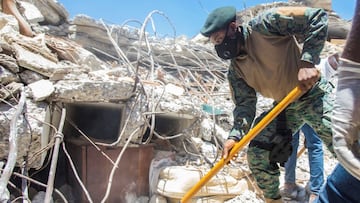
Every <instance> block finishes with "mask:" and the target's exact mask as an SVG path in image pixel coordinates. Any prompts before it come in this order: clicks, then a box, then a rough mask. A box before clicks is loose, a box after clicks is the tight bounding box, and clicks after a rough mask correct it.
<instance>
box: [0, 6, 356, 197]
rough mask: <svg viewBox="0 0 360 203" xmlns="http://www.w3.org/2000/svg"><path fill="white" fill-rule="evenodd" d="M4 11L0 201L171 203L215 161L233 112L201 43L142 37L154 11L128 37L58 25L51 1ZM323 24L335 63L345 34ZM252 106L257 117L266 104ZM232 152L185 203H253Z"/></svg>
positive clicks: (124, 30)
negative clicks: (244, 197) (244, 201)
mask: <svg viewBox="0 0 360 203" xmlns="http://www.w3.org/2000/svg"><path fill="white" fill-rule="evenodd" d="M4 2H7V1H6V0H5V1H4V0H3V3H4ZM16 3H17V5H16V6H17V8H18V9H19V11H20V13H21V16H20V17H19V16H17V14H16V13H7V12H5V11H4V9H3V11H4V12H1V13H0V19H1V27H0V36H1V44H0V45H1V47H0V72H1V76H0V80H1V89H0V99H1V100H0V109H1V114H0V122H1V127H0V137H1V139H0V145H1V148H0V157H1V158H0V166H1V167H0V168H1V172H0V174H1V179H0V181H1V182H0V192H1V194H0V197H1V200H8V199H16V198H19V197H21V198H23V199H26V200H32V201H33V202H36V201H39V202H42V201H43V200H44V199H45V200H46V199H47V198H48V197H49V195H50V197H51V198H53V199H55V200H58V201H60V202H174V201H178V200H179V199H180V198H181V197H182V196H183V195H184V193H185V192H186V191H187V190H189V189H190V188H191V186H192V185H193V184H195V183H196V181H198V180H199V179H200V178H201V177H202V176H203V175H204V174H205V173H206V171H208V170H209V168H211V167H212V166H213V165H214V163H215V162H216V161H217V160H218V159H219V156H220V147H221V145H222V142H223V141H224V140H225V139H226V137H227V133H226V132H228V130H229V129H230V128H231V124H232V119H233V118H232V113H231V112H232V109H233V104H232V101H231V98H230V93H229V89H228V85H227V81H226V73H227V66H228V63H227V62H226V61H223V60H221V59H219V58H218V57H217V55H216V53H215V52H214V50H213V47H212V46H211V45H210V44H209V43H208V42H207V39H204V38H202V37H201V36H200V35H198V36H196V37H194V38H193V39H187V38H186V37H184V36H180V37H174V38H159V37H157V36H152V35H150V34H149V33H147V32H146V30H145V26H146V24H147V23H148V21H149V19H150V18H151V17H152V15H162V13H158V12H156V11H154V12H153V13H150V14H149V16H148V18H147V19H145V20H144V23H143V25H142V27H140V28H136V27H131V26H128V25H122V26H119V25H109V24H106V23H105V22H103V21H102V20H95V19H92V18H91V17H88V16H85V15H78V16H76V17H75V18H74V19H73V20H71V21H70V20H69V19H68V16H69V15H68V13H67V11H66V10H65V8H64V7H63V6H62V5H61V4H59V3H58V2H56V1H53V0H42V1H34V2H33V1H17V2H16ZM287 5H293V3H274V4H266V5H259V6H257V7H255V8H253V9H247V10H245V11H243V13H241V16H243V18H244V20H246V17H245V16H249V17H251V16H254V15H256V12H258V11H261V10H263V9H264V8H268V7H271V6H287ZM10 10H11V9H10ZM329 12H330V11H329ZM330 13H331V12H330ZM331 16H333V19H335V20H332V21H331V22H333V23H334V22H335V23H334V25H335V24H336V25H337V26H330V28H331V29H332V30H334V32H331V33H330V34H329V42H327V43H326V46H325V48H324V50H323V53H322V57H326V56H327V55H330V54H332V53H335V52H341V50H342V45H339V44H334V43H331V40H332V39H342V40H344V39H345V37H346V33H347V32H348V30H349V28H350V24H349V22H346V21H343V20H341V19H340V18H339V17H338V16H336V14H334V13H332V15H331ZM22 18H24V19H26V23H28V24H29V25H30V26H31V30H32V32H33V33H32V32H30V33H29V32H28V33H26V32H24V28H22V26H21V25H22V24H21V23H22V20H23V19H22ZM339 22H341V23H339ZM339 24H341V25H342V26H340V27H339ZM330 25H331V24H330ZM25 30H26V26H25ZM339 30H342V31H341V32H339ZM332 33H333V34H332ZM339 33H341V35H340V34H339ZM344 33H345V35H344ZM259 98H260V99H259V103H258V111H259V113H260V112H261V111H264V110H266V109H268V108H269V107H270V106H271V101H269V100H267V99H266V98H261V95H259ZM244 150H246V149H244ZM244 150H243V151H242V152H241V153H240V156H238V158H237V160H235V161H234V163H232V164H230V165H228V166H225V167H224V169H223V170H222V171H221V172H219V174H218V175H216V177H214V178H213V179H212V180H211V181H210V182H209V183H208V184H207V185H206V186H205V187H204V188H202V189H201V190H200V191H199V192H198V193H197V194H196V196H195V197H194V201H196V202H207V201H219V202H223V201H226V200H230V199H232V198H235V197H236V196H238V195H239V194H241V193H244V191H250V192H251V194H250V195H253V196H252V198H254V200H255V199H256V200H258V201H259V202H261V199H262V196H261V192H260V191H259V190H258V189H257V188H256V186H255V184H254V182H253V180H252V177H251V173H250V171H249V170H248V168H247V164H246V158H245V153H243V152H244ZM237 198H241V197H237Z"/></svg>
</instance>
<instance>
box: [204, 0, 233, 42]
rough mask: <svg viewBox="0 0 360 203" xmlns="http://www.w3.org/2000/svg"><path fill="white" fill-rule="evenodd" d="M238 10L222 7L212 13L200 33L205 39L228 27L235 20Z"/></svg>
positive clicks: (231, 7)
mask: <svg viewBox="0 0 360 203" xmlns="http://www.w3.org/2000/svg"><path fill="white" fill-rule="evenodd" d="M235 15H236V8H235V7H233V6H226V7H220V8H217V9H215V10H214V11H212V12H211V13H210V14H209V16H208V17H207V19H206V21H205V24H204V26H203V27H202V28H201V30H200V33H201V34H202V35H204V36H205V37H210V35H211V34H212V33H214V32H216V31H218V30H220V29H222V28H224V27H225V26H226V25H228V24H229V23H230V22H231V21H233V20H235Z"/></svg>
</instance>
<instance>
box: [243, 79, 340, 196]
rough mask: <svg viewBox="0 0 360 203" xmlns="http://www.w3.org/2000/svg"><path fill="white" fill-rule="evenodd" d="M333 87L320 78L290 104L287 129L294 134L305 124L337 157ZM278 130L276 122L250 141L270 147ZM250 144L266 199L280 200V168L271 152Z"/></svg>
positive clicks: (253, 167) (253, 166)
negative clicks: (334, 145)
mask: <svg viewBox="0 0 360 203" xmlns="http://www.w3.org/2000/svg"><path fill="white" fill-rule="evenodd" d="M333 88H334V87H333V86H332V84H331V83H328V82H327V81H325V80H324V79H321V80H320V81H319V82H318V83H317V84H316V85H315V86H314V87H313V88H312V89H311V90H310V91H309V92H308V93H306V94H305V95H304V96H302V97H301V98H299V99H298V100H296V101H295V102H293V103H291V104H290V105H289V106H288V107H287V108H286V110H285V112H286V123H287V127H288V128H290V129H291V130H292V132H293V133H295V132H296V131H298V130H299V129H300V127H301V126H302V125H303V124H304V123H307V124H309V125H310V126H312V127H313V129H314V130H315V131H316V132H317V133H318V135H319V137H320V138H321V140H322V141H323V143H324V144H325V145H326V146H327V148H328V149H329V150H330V151H331V152H332V153H333V155H335V154H334V150H333V148H332V132H331V113H332V108H333V102H334V94H333V93H332V92H333ZM265 115H266V113H263V114H262V115H261V116H260V117H259V118H257V119H256V121H255V123H257V122H259V121H260V120H261V118H263V117H264V116H265ZM275 131H276V119H274V120H273V121H272V122H271V123H270V124H269V125H268V126H267V127H266V128H265V129H264V130H263V131H261V132H260V133H259V135H257V136H256V137H255V138H254V139H253V140H252V141H251V142H253V141H256V143H259V142H260V143H266V144H268V143H269V140H270V137H271V136H272V135H273V134H274V133H275ZM251 142H250V145H249V149H248V152H247V159H248V163H249V167H250V169H251V172H252V174H253V176H254V177H255V180H256V182H257V184H258V186H259V188H261V189H262V191H263V192H264V196H265V197H266V198H270V199H276V198H279V197H280V195H279V176H280V171H279V167H278V165H277V164H273V163H270V161H269V153H270V152H269V151H268V150H265V149H262V148H259V147H255V146H252V143H251ZM254 143H255V142H254Z"/></svg>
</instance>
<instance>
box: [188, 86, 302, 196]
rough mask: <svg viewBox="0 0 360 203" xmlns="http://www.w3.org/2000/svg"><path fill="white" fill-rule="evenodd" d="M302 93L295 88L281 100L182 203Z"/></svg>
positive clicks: (190, 191) (194, 187)
mask: <svg viewBox="0 0 360 203" xmlns="http://www.w3.org/2000/svg"><path fill="white" fill-rule="evenodd" d="M301 93H302V91H301V90H300V88H299V87H295V88H294V89H293V90H292V91H291V92H290V93H289V94H288V95H287V96H286V97H285V98H284V99H283V100H281V101H280V102H279V103H278V104H277V105H276V106H275V107H274V108H273V109H272V110H271V111H270V112H269V113H268V114H267V115H266V116H265V117H264V118H263V119H261V121H260V122H259V123H258V124H256V125H255V126H254V128H252V129H251V130H249V132H248V133H247V134H246V135H245V136H244V137H243V138H242V139H241V140H240V141H239V142H237V143H236V144H235V145H234V147H233V148H232V149H231V151H230V153H229V155H228V157H227V158H226V159H223V158H222V159H220V161H219V162H217V163H216V164H215V166H214V167H213V168H212V169H210V171H209V172H208V173H207V174H205V176H203V177H202V178H201V179H200V180H199V182H197V183H196V184H195V185H194V186H193V187H192V188H191V189H190V190H189V191H188V192H187V193H186V194H185V195H184V196H183V198H182V199H181V203H186V202H187V201H188V200H189V199H190V198H191V197H192V196H194V194H195V193H197V192H198V191H199V190H200V188H201V187H203V186H204V185H205V184H206V183H207V182H208V181H209V180H210V179H211V178H212V177H213V176H214V175H215V174H216V173H217V172H218V171H219V170H220V169H221V168H222V167H223V166H224V165H225V164H226V163H228V162H229V161H230V160H231V159H232V157H233V156H234V155H235V154H237V153H238V151H239V150H240V149H241V148H243V147H244V146H245V145H247V144H248V143H249V142H250V140H252V139H253V138H254V137H255V136H256V135H257V134H259V132H260V131H261V130H263V129H264V128H265V127H266V126H267V125H268V124H269V123H270V122H271V121H272V120H274V118H275V117H276V116H277V115H279V113H280V112H281V111H282V110H284V109H285V108H286V107H287V106H288V105H289V104H290V103H291V102H293V101H294V100H295V99H297V98H298V97H300V95H301Z"/></svg>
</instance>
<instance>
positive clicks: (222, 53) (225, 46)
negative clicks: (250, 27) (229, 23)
mask: <svg viewBox="0 0 360 203" xmlns="http://www.w3.org/2000/svg"><path fill="white" fill-rule="evenodd" d="M226 35H227V31H226ZM241 39H242V36H241V33H240V32H239V31H237V32H236V37H235V38H233V39H232V38H230V37H225V38H224V40H223V41H222V43H221V44H218V45H215V50H216V53H217V55H218V56H219V57H220V58H222V59H225V60H227V59H232V58H235V57H237V56H239V55H240V54H241V53H240V51H239V49H238V41H239V40H241Z"/></svg>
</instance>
